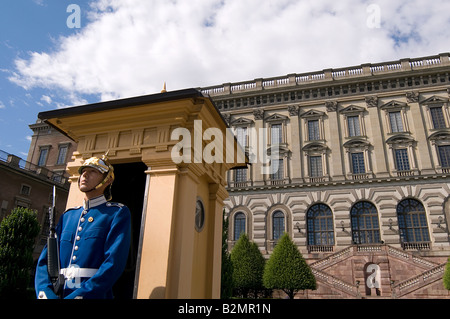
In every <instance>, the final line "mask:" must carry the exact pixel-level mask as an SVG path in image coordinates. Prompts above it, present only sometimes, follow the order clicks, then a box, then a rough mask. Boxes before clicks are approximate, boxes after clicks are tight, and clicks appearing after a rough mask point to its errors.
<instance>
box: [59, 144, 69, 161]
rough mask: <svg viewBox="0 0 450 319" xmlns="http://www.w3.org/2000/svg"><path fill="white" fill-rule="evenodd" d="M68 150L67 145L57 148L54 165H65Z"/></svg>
mask: <svg viewBox="0 0 450 319" xmlns="http://www.w3.org/2000/svg"><path fill="white" fill-rule="evenodd" d="M68 150H69V144H62V145H60V146H59V152H58V159H57V161H56V165H63V164H66V159H67V151H68Z"/></svg>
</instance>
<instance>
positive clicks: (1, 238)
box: [0, 207, 40, 298]
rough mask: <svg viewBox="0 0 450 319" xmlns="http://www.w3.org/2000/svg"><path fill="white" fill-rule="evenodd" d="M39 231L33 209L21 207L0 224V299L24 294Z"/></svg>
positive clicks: (21, 296) (19, 296) (18, 296)
mask: <svg viewBox="0 0 450 319" xmlns="http://www.w3.org/2000/svg"><path fill="white" fill-rule="evenodd" d="M39 230H40V226H39V222H38V221H37V216H36V212H34V211H32V210H29V209H27V208H22V207H19V208H15V209H13V211H12V212H11V214H10V215H9V216H7V217H5V218H4V219H3V220H2V222H1V223H0V298H23V297H24V296H26V294H27V287H28V284H29V281H30V270H31V267H32V266H33V248H34V241H35V238H36V236H37V235H38V234H39Z"/></svg>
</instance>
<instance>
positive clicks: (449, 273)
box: [443, 258, 450, 290]
mask: <svg viewBox="0 0 450 319" xmlns="http://www.w3.org/2000/svg"><path fill="white" fill-rule="evenodd" d="M443 280H444V287H445V289H447V290H450V258H449V259H448V260H447V264H446V265H445V272H444V278H443Z"/></svg>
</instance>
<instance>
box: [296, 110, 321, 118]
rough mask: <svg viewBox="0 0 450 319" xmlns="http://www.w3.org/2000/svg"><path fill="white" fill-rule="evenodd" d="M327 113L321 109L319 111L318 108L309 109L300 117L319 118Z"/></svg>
mask: <svg viewBox="0 0 450 319" xmlns="http://www.w3.org/2000/svg"><path fill="white" fill-rule="evenodd" d="M324 115H325V112H321V111H317V110H309V111H307V112H305V113H303V114H302V115H300V117H302V118H318V117H323V116H324Z"/></svg>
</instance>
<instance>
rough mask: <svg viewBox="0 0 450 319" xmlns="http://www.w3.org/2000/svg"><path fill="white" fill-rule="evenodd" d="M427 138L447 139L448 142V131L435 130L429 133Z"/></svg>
mask: <svg viewBox="0 0 450 319" xmlns="http://www.w3.org/2000/svg"><path fill="white" fill-rule="evenodd" d="M428 139H429V140H431V141H434V142H436V141H449V142H450V131H448V130H445V131H437V132H435V133H433V134H431V135H430V136H429V137H428Z"/></svg>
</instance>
